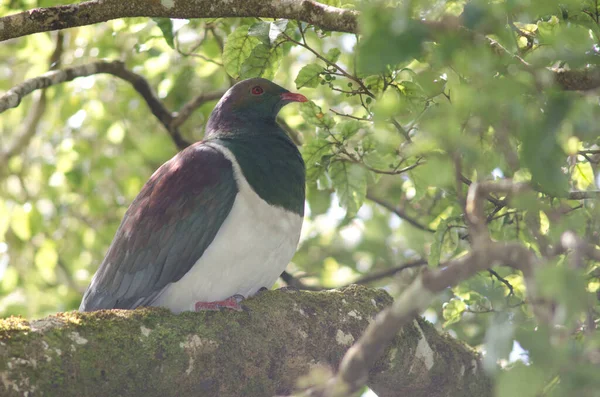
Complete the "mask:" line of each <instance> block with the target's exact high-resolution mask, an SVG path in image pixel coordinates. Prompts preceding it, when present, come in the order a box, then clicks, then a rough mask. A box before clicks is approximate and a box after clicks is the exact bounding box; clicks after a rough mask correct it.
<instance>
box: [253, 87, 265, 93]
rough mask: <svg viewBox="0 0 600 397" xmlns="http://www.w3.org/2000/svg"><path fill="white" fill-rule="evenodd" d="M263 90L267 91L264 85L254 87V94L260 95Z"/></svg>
mask: <svg viewBox="0 0 600 397" xmlns="http://www.w3.org/2000/svg"><path fill="white" fill-rule="evenodd" d="M263 92H265V91H264V90H263V89H262V87H261V86H259V85H257V86H254V87H252V94H253V95H260V94H262V93H263Z"/></svg>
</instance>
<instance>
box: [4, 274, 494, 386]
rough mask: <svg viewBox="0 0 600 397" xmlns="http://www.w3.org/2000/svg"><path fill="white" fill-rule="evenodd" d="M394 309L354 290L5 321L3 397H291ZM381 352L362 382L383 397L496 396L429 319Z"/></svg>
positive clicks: (385, 299) (475, 362)
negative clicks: (208, 308)
mask: <svg viewBox="0 0 600 397" xmlns="http://www.w3.org/2000/svg"><path fill="white" fill-rule="evenodd" d="M391 301H392V299H391V298H390V296H389V295H388V294H387V293H386V292H384V291H377V290H372V289H368V288H365V287H356V286H354V287H350V288H346V289H343V290H340V291H326V292H301V291H296V292H294V291H282V290H279V291H267V292H263V293H261V294H259V295H258V296H256V297H254V298H251V299H248V300H246V301H244V302H242V305H243V306H244V307H245V310H244V311H241V312H235V311H221V312H201V313H193V312H187V313H183V314H180V315H175V314H171V313H170V312H169V311H168V310H166V309H159V308H144V309H138V310H133V311H129V310H103V311H98V312H92V313H78V312H68V313H59V314H58V315H55V316H50V317H47V318H44V319H42V320H37V321H31V322H28V321H25V320H23V319H20V318H15V317H12V318H9V319H6V320H0V347H1V348H0V394H1V395H2V396H6V397H11V396H23V395H27V394H29V395H38V394H40V395H60V396H88V397H93V396H116V395H127V396H131V397H136V396H144V397H154V396H161V397H162V396H201V395H206V396H221V397H227V396H245V397H254V396H260V397H264V396H272V395H275V394H287V393H291V392H292V391H293V389H294V388H295V385H296V380H297V378H298V377H300V376H302V375H305V374H306V373H307V372H309V370H311V369H313V368H314V367H315V365H317V366H318V365H320V366H329V367H336V366H337V365H338V363H339V361H340V359H341V357H342V356H343V354H344V352H345V351H346V350H347V349H348V346H349V345H351V344H352V342H353V341H354V340H355V339H356V338H358V337H359V336H360V335H361V333H362V332H363V331H364V329H365V328H366V327H367V326H368V324H369V322H371V321H372V318H373V316H375V315H376V313H377V312H378V311H380V310H381V309H382V308H383V307H385V306H388V305H389V304H391ZM385 354H386V358H385V361H382V363H381V365H380V366H378V368H376V369H373V370H372V371H371V373H370V377H369V381H368V384H369V386H370V387H371V388H372V389H373V390H374V391H375V392H376V393H378V395H379V396H380V397H388V396H390V397H391V396H397V395H398V391H404V392H406V394H407V395H428V396H432V395H439V391H440V390H444V393H445V394H447V395H458V394H460V395H462V396H472V397H482V396H490V395H491V394H492V392H491V383H490V381H489V379H488V378H487V377H486V376H485V375H484V373H483V370H482V367H481V365H480V364H479V357H478V355H477V354H476V353H474V352H473V351H471V350H469V349H468V348H466V347H464V345H463V344H462V343H461V342H459V341H456V340H454V339H452V338H447V337H445V336H441V335H439V334H438V333H437V332H436V331H435V329H434V327H433V326H432V325H431V324H429V323H427V322H426V321H423V320H420V319H418V320H417V321H414V322H412V323H410V324H407V326H406V327H405V328H404V330H403V332H402V333H401V334H398V335H397V337H396V342H395V343H394V344H393V345H392V346H390V347H389V349H387V351H386V352H385ZM431 372H434V373H435V374H436V376H429V375H428V374H429V373H431ZM274 379H275V380H276V381H273V380H274ZM411 391H412V392H413V393H411Z"/></svg>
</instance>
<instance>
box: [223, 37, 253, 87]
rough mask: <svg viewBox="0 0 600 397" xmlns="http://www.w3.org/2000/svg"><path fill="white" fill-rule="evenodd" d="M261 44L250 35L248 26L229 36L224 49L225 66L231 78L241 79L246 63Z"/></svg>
mask: <svg viewBox="0 0 600 397" xmlns="http://www.w3.org/2000/svg"><path fill="white" fill-rule="evenodd" d="M258 44H260V40H259V39H257V38H256V37H252V36H250V35H249V34H248V25H243V26H240V27H239V28H237V29H236V30H235V31H233V32H232V33H231V34H230V35H229V36H227V41H226V42H225V47H224V48H223V64H224V65H225V71H226V72H227V74H229V75H230V76H231V77H233V78H235V79H237V78H239V77H240V74H241V68H242V65H243V64H244V62H245V61H246V60H247V59H248V57H249V56H250V55H251V54H252V50H253V49H254V47H256V46H257V45H258Z"/></svg>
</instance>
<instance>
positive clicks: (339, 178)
mask: <svg viewBox="0 0 600 397" xmlns="http://www.w3.org/2000/svg"><path fill="white" fill-rule="evenodd" d="M329 176H330V177H331V181H332V182H333V188H334V189H335V192H336V194H337V195H338V197H339V199H340V205H341V206H342V207H344V208H346V209H347V210H348V213H347V216H348V217H352V216H354V215H355V214H356V213H357V212H358V210H359V208H360V207H361V206H362V204H363V202H364V200H365V197H366V195H367V171H366V170H365V169H364V168H363V167H361V166H360V165H358V164H351V163H348V162H345V161H336V162H333V163H332V164H331V165H330V167H329Z"/></svg>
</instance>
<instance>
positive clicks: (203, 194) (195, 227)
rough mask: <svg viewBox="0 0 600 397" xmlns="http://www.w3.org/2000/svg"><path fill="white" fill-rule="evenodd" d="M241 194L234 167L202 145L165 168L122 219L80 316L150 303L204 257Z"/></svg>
mask: <svg viewBox="0 0 600 397" xmlns="http://www.w3.org/2000/svg"><path fill="white" fill-rule="evenodd" d="M237 191H238V189H237V184H236V181H235V178H234V172H233V167H232V164H231V162H230V161H229V160H227V159H226V158H225V157H224V156H223V154H221V153H220V152H219V151H217V150H215V149H214V148H212V147H210V146H207V145H204V144H202V143H197V144H194V145H192V146H190V147H188V148H186V149H185V150H184V151H182V152H181V153H179V154H178V155H176V156H175V157H174V158H173V159H171V160H170V161H169V162H167V163H165V164H164V165H163V166H161V167H160V168H159V169H158V170H157V171H156V172H155V173H154V174H153V175H152V177H151V178H150V180H149V181H148V182H147V183H146V185H144V187H143V189H142V191H141V192H140V194H139V195H138V196H137V197H136V198H135V200H134V201H133V203H132V204H131V206H130V207H129V209H128V210H127V212H126V213H125V216H124V218H123V221H122V222H121V225H120V226H119V229H118V230H117V233H116V235H115V238H114V240H113V242H112V244H111V246H110V248H109V250H108V253H107V254H106V257H105V258H104V261H103V262H102V264H101V265H100V268H99V269H98V272H97V273H96V275H95V276H94V278H93V279H92V282H91V284H90V286H89V287H88V289H87V291H86V292H85V295H84V297H83V300H82V302H81V306H80V307H79V310H81V311H92V310H99V309H112V308H120V309H133V308H135V307H138V306H143V305H146V304H149V303H150V302H152V301H153V300H154V299H155V297H156V296H157V295H158V294H159V293H160V292H161V291H162V289H163V288H164V287H165V286H167V285H168V284H169V283H172V282H175V281H178V280H179V279H180V278H181V277H183V276H184V275H185V274H186V273H187V272H188V271H189V270H190V269H191V268H192V266H193V265H194V263H195V262H196V261H197V260H198V258H200V257H201V256H202V254H203V253H204V250H205V249H206V248H207V247H208V246H209V245H210V243H211V242H212V241H213V239H214V237H215V235H216V234H217V232H218V230H219V228H220V227H221V225H222V224H223V221H224V220H225V218H227V216H228V214H229V212H230V210H231V208H232V206H233V202H234V200H235V197H236V195H237Z"/></svg>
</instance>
